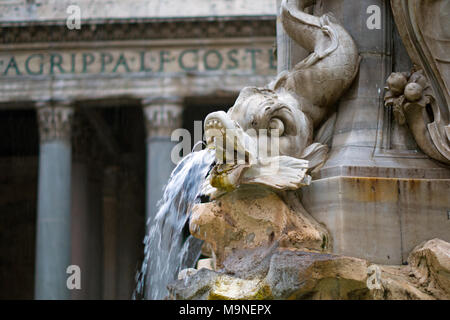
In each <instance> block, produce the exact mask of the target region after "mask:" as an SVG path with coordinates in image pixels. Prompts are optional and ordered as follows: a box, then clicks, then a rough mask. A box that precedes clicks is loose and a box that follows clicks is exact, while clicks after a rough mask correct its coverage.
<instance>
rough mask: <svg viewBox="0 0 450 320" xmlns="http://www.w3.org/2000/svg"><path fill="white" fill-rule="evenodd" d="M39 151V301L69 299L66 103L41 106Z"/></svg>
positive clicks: (69, 114) (69, 112) (68, 110)
mask: <svg viewBox="0 0 450 320" xmlns="http://www.w3.org/2000/svg"><path fill="white" fill-rule="evenodd" d="M37 115H38V123H39V131H40V139H41V144H40V150H39V183H38V212H37V223H36V224H37V241H36V269H35V270H36V271H35V272H36V280H35V298H36V299H70V291H69V290H68V288H67V286H66V280H67V277H68V275H67V274H66V269H67V267H68V266H69V265H70V264H71V230H70V209H71V208H70V207H71V161H72V159H71V156H72V150H71V142H70V132H71V120H72V115H73V109H72V108H71V107H70V106H69V105H68V104H67V103H62V102H61V103H44V104H39V105H38V109H37Z"/></svg>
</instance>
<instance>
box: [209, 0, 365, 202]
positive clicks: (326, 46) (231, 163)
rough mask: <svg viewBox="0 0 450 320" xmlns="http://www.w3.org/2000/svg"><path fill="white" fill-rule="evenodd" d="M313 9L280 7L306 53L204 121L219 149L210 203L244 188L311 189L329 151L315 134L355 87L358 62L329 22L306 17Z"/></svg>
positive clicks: (288, 2)
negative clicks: (312, 173) (312, 178)
mask: <svg viewBox="0 0 450 320" xmlns="http://www.w3.org/2000/svg"><path fill="white" fill-rule="evenodd" d="M310 2H311V1H305V0H302V1H292V0H285V1H283V3H282V5H281V19H282V23H283V26H284V28H285V30H286V32H287V34H288V35H289V36H290V37H291V38H293V39H294V40H295V41H296V42H297V43H298V44H300V45H301V46H302V47H304V48H306V49H307V50H309V51H310V52H311V54H310V55H309V56H308V57H307V58H306V59H304V60H303V61H301V62H299V63H298V64H297V65H296V66H295V67H294V68H293V69H292V70H290V71H288V72H283V73H281V74H280V75H279V76H278V77H277V78H276V79H275V80H274V81H273V82H272V83H270V84H269V85H268V86H267V87H265V88H254V87H247V88H244V89H243V90H242V91H241V93H240V95H239V97H238V99H237V101H236V103H235V105H234V106H233V107H232V108H231V109H230V110H229V111H228V112H227V113H225V112H214V113H211V114H209V115H208V116H207V118H206V120H205V135H206V140H207V144H208V147H209V148H212V149H215V150H216V165H215V167H214V168H213V170H212V171H211V173H210V175H209V180H208V185H207V186H206V187H205V193H206V194H209V195H210V196H212V198H214V197H217V196H218V195H219V194H222V193H224V192H229V191H232V190H233V189H235V188H236V187H238V186H239V185H243V184H258V185H265V186H268V187H270V188H273V189H276V190H295V189H298V188H300V187H301V186H303V185H307V184H309V182H310V177H309V175H308V172H309V171H312V170H314V169H315V168H318V167H320V165H321V164H323V163H324V161H325V160H326V155H327V151H328V147H327V146H326V145H325V144H324V141H322V140H321V139H319V140H317V139H315V138H314V137H315V136H314V133H315V131H316V129H317V130H318V129H319V125H320V124H321V123H324V120H326V118H327V117H330V115H331V114H332V111H333V110H332V106H333V105H334V104H335V102H336V101H337V100H338V99H339V97H340V96H341V95H342V94H343V93H344V92H345V90H346V89H347V88H348V87H349V86H350V85H351V83H352V82H353V80H354V78H355V76H356V73H357V71H358V67H359V55H358V50H357V48H356V45H355V43H354V41H353V40H352V38H351V36H350V35H349V34H348V33H347V31H346V30H344V28H343V27H342V26H341V25H339V24H338V23H337V22H336V21H335V20H334V19H333V18H332V17H331V16H329V15H324V16H322V17H316V16H313V15H310V14H306V13H305V12H304V9H305V7H306V6H308V5H310V4H311V3H310ZM325 123H326V124H330V122H329V121H325ZM331 123H332V122H331ZM320 131H324V130H323V128H321V130H320ZM325 131H326V130H325ZM318 136H319V137H321V136H323V135H318ZM266 141H271V142H270V143H269V142H267V143H266ZM272 142H273V143H272ZM227 144H228V146H231V152H230V150H229V148H227ZM262 148H264V149H265V150H261V149H262ZM261 151H267V152H261ZM230 155H231V156H233V159H230ZM224 160H226V161H224ZM238 160H241V161H238Z"/></svg>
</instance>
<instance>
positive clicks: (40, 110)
mask: <svg viewBox="0 0 450 320" xmlns="http://www.w3.org/2000/svg"><path fill="white" fill-rule="evenodd" d="M36 111H37V120H38V125H39V136H40V139H41V142H46V141H52V140H69V141H70V137H71V129H72V120H73V113H74V109H73V107H72V103H71V101H67V100H61V101H55V100H51V101H38V102H36Z"/></svg>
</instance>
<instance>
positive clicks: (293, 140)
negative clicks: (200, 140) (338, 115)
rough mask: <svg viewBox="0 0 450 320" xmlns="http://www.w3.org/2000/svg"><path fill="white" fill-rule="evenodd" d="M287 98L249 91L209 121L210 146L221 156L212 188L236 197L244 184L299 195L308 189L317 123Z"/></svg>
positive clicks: (279, 94)
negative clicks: (300, 190) (307, 154)
mask: <svg viewBox="0 0 450 320" xmlns="http://www.w3.org/2000/svg"><path fill="white" fill-rule="evenodd" d="M298 104H299V102H298V100H296V99H294V98H293V97H292V96H291V95H290V94H289V93H288V92H274V91H272V90H269V89H262V88H254V87H247V88H244V89H243V90H242V91H241V93H240V95H239V97H238V99H237V100H236V103H235V104H234V106H233V107H232V108H230V110H229V111H228V112H227V113H225V112H223V111H219V112H213V113H211V114H209V115H208V116H207V117H206V119H205V136H206V141H207V145H208V147H209V148H211V149H215V150H216V166H215V167H214V169H213V170H212V172H211V173H210V180H209V183H210V184H211V185H212V186H213V187H215V188H219V189H223V190H225V191H231V190H233V189H235V188H236V187H237V186H238V185H240V184H264V185H268V186H270V187H272V188H276V189H296V188H298V187H299V186H300V185H301V184H306V183H307V179H308V178H307V175H306V170H307V169H308V161H306V160H300V158H302V156H303V155H304V152H305V149H306V148H307V147H308V146H310V145H311V143H312V122H311V120H310V119H309V118H308V117H307V116H306V115H305V114H304V113H303V112H302V110H301V108H300V107H299V105H298Z"/></svg>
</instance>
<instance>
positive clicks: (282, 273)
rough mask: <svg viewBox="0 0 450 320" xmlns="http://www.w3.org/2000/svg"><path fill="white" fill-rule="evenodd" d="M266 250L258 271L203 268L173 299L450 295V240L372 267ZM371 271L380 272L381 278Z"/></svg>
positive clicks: (175, 287) (176, 288) (174, 289)
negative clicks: (401, 262)
mask: <svg viewBox="0 0 450 320" xmlns="http://www.w3.org/2000/svg"><path fill="white" fill-rule="evenodd" d="M266 253H268V255H267V256H266V257H265V259H262V260H261V263H260V268H261V270H260V272H259V273H257V274H253V275H252V274H248V276H244V275H243V274H239V273H238V274H233V271H232V270H231V269H234V270H239V263H238V262H235V264H234V265H233V266H228V269H227V268H225V269H224V270H223V271H222V272H216V271H212V270H209V269H205V268H203V269H200V270H198V271H197V272H196V273H195V274H193V275H190V276H187V277H184V278H182V279H180V280H178V281H177V282H175V283H173V284H172V285H170V286H169V289H170V292H171V296H170V298H172V299H189V300H190V299H212V300H214V299H225V300H234V299H253V300H260V299H308V300H309V299H312V300H325V299H343V300H350V299H362V300H397V299H401V300H411V299H413V300H416V299H420V300H434V299H450V286H449V285H448V283H449V281H450V244H449V243H447V242H444V241H442V240H438V239H435V240H431V241H428V242H426V243H424V244H422V245H419V246H418V247H417V248H415V249H414V250H413V252H412V253H411V254H410V257H409V260H410V261H411V264H410V265H407V266H382V265H371V264H370V263H369V262H368V261H366V260H363V259H358V258H352V257H345V256H338V255H331V254H321V253H312V252H303V251H300V250H294V249H290V250H289V249H280V248H278V249H275V250H274V251H269V252H266ZM254 254H256V255H258V252H255V253H254ZM259 254H261V251H259ZM253 258H254V257H253ZM230 268H231V269H230ZM369 270H378V276H377V277H378V278H376V277H375V273H374V274H371V272H370V271H369ZM372 278H373V279H374V282H372ZM370 283H373V285H370Z"/></svg>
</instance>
